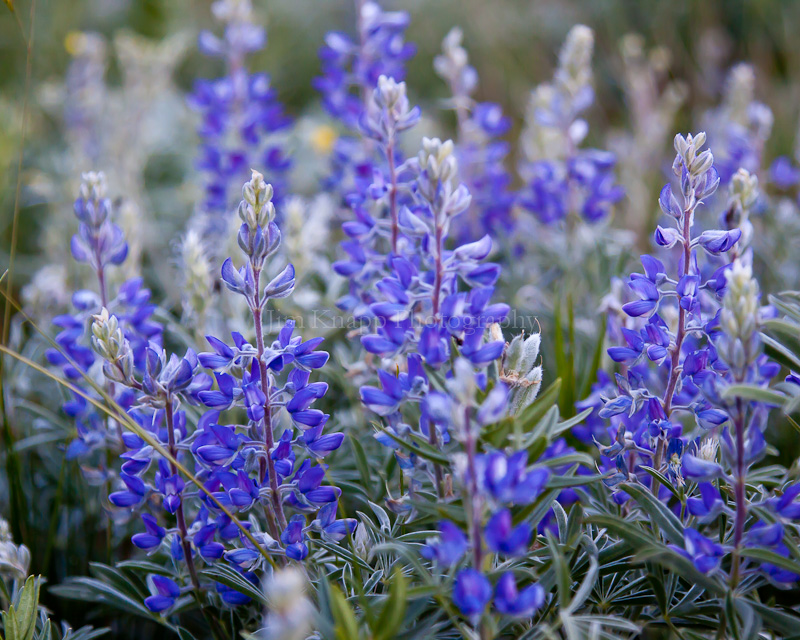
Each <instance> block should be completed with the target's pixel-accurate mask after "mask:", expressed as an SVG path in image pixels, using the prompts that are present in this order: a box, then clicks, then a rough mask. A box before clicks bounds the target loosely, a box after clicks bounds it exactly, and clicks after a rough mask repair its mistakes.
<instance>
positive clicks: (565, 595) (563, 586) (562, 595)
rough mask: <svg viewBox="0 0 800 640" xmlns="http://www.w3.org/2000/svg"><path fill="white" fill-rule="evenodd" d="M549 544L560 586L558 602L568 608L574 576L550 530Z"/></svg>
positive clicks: (548, 533) (548, 535) (556, 578)
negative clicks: (572, 576) (571, 574)
mask: <svg viewBox="0 0 800 640" xmlns="http://www.w3.org/2000/svg"><path fill="white" fill-rule="evenodd" d="M547 546H548V547H549V549H550V559H551V561H552V563H553V574H554V575H555V580H556V587H557V588H558V603H559V605H560V606H561V607H562V608H566V607H567V606H568V605H569V599H570V598H569V596H570V593H571V590H570V585H571V584H572V578H571V577H570V575H569V566H568V565H567V559H566V558H565V557H564V554H563V553H561V547H560V546H559V544H558V541H557V540H556V539H555V536H553V534H552V532H551V531H550V530H548V531H547Z"/></svg>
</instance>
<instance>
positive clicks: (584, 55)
mask: <svg viewBox="0 0 800 640" xmlns="http://www.w3.org/2000/svg"><path fill="white" fill-rule="evenodd" d="M593 47H594V34H593V33H592V31H591V29H589V28H588V27H585V26H583V25H577V26H575V27H573V28H572V29H571V30H570V32H569V34H567V38H566V41H565V42H564V46H563V48H562V50H561V55H560V58H559V68H558V70H557V71H556V73H555V76H554V79H553V82H552V83H548V84H546V85H542V86H540V87H537V88H536V89H535V90H534V91H533V92H532V94H531V100H530V106H529V109H528V115H527V118H526V128H525V131H524V132H523V135H522V146H523V151H524V152H525V160H524V161H523V162H522V163H521V166H520V174H521V175H522V177H523V179H524V180H525V187H524V188H523V190H522V192H521V193H520V196H519V202H520V204H521V205H522V206H523V207H524V208H525V209H527V210H528V211H530V212H531V213H532V214H533V215H534V216H536V218H537V219H538V220H539V221H540V222H541V223H543V224H546V225H553V224H557V223H562V222H563V221H564V220H565V219H566V218H567V216H573V217H576V218H580V219H583V220H585V221H586V222H588V223H595V222H597V221H599V220H602V219H603V218H605V217H607V216H608V214H609V212H610V211H611V209H612V207H613V205H614V204H615V203H617V202H619V200H621V199H622V197H623V195H624V192H623V190H622V188H621V187H619V186H618V185H617V184H615V182H614V165H615V163H616V160H615V157H614V155H613V154H611V153H609V152H607V151H602V150H598V149H585V148H583V149H582V148H580V144H581V143H582V142H583V140H584V138H585V137H586V134H587V133H588V127H587V125H586V122H585V121H584V120H582V119H581V118H580V114H581V113H582V112H583V111H584V110H586V109H587V108H588V107H589V106H590V105H591V104H592V102H593V99H594V92H593V90H592V86H591V76H592V71H591V58H592V50H593Z"/></svg>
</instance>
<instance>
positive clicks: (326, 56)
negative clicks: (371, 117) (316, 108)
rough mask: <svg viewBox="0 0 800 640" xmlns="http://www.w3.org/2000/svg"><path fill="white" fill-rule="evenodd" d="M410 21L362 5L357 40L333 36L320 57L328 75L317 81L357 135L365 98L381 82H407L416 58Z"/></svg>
mask: <svg viewBox="0 0 800 640" xmlns="http://www.w3.org/2000/svg"><path fill="white" fill-rule="evenodd" d="M409 21H410V18H409V16H408V14H407V13H404V12H399V11H396V12H395V11H384V10H383V9H382V8H381V7H380V5H378V3H376V2H372V1H369V2H364V3H363V4H362V5H360V15H359V16H358V31H359V33H358V35H357V39H355V40H354V39H352V38H351V37H350V36H349V35H347V34H344V33H341V32H330V33H328V34H327V35H326V37H325V45H324V46H323V47H322V48H321V49H320V51H319V57H320V60H321V61H322V73H323V75H322V76H321V77H319V78H316V79H315V80H314V87H315V88H316V89H317V91H319V92H320V93H321V94H322V104H323V106H324V107H325V110H326V111H327V112H328V113H330V114H331V115H332V116H333V117H334V118H337V119H339V120H341V121H342V122H343V123H344V124H345V126H347V127H348V128H350V129H351V130H356V129H357V128H358V124H359V119H360V117H361V114H362V113H363V111H364V107H365V105H364V95H363V94H364V93H365V92H368V91H372V89H373V88H374V87H375V85H376V84H377V82H378V78H379V77H380V76H387V77H391V78H395V79H396V80H398V81H401V80H403V79H404V77H405V63H406V61H407V60H408V59H409V58H411V57H412V56H413V55H414V53H415V52H416V47H415V46H414V45H413V44H410V43H406V42H403V36H404V34H405V30H406V28H407V27H408V24H409Z"/></svg>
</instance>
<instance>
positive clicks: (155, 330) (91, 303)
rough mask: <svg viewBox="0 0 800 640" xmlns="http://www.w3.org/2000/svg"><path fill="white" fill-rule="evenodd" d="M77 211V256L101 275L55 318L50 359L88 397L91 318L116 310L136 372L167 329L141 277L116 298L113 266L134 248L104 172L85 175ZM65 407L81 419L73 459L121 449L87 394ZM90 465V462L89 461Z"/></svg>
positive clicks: (121, 396)
mask: <svg viewBox="0 0 800 640" xmlns="http://www.w3.org/2000/svg"><path fill="white" fill-rule="evenodd" d="M74 213H75V216H76V218H77V219H78V222H79V226H78V233H76V234H75V235H74V236H73V237H72V241H71V248H72V255H73V257H74V258H75V260H76V261H77V262H80V263H84V264H87V265H89V266H90V267H91V268H92V270H93V272H94V274H95V277H96V283H97V289H96V290H88V289H86V290H81V291H77V292H75V293H74V294H73V296H72V304H73V307H74V309H75V311H74V313H71V314H63V315H60V316H57V317H55V318H54V319H53V323H54V324H55V325H56V326H57V327H58V328H59V329H60V331H59V333H58V334H57V335H56V338H55V341H56V344H57V347H58V348H53V349H49V350H48V351H47V358H48V360H49V362H50V363H51V364H53V365H56V366H59V367H60V368H61V370H62V372H63V374H64V376H65V377H66V378H67V379H69V380H71V381H73V383H74V384H76V385H78V386H79V387H80V388H81V389H82V390H83V393H84V394H89V395H90V396H92V397H97V394H95V393H94V391H93V390H92V389H91V388H89V387H88V385H86V384H84V381H83V378H84V376H87V375H88V376H90V377H96V374H98V373H99V371H98V370H97V368H96V366H95V365H96V363H97V359H96V357H95V354H94V353H93V351H92V348H91V344H90V341H89V339H88V336H87V328H88V324H89V323H90V322H91V317H92V316H93V315H94V314H96V313H98V312H99V311H100V309H103V308H105V309H110V310H111V311H112V312H113V313H114V314H116V317H117V319H118V323H119V327H118V328H119V331H120V332H121V334H122V335H124V338H125V341H126V342H127V343H128V344H129V345H130V357H129V358H127V359H126V361H125V366H126V367H127V369H128V371H129V372H130V373H132V372H133V370H134V369H137V370H142V369H143V368H144V366H145V348H146V346H147V345H148V343H151V342H152V343H153V344H159V343H160V340H161V331H162V328H161V325H159V324H158V323H156V322H154V321H153V319H152V315H153V312H154V311H155V308H156V307H155V305H154V304H153V303H152V301H151V299H150V298H151V296H150V291H149V290H148V289H146V288H144V287H143V286H142V279H141V278H134V279H131V280H128V281H126V282H124V283H123V284H121V285H120V286H119V287H118V288H117V290H116V294H115V295H112V294H111V287H110V285H109V282H108V280H109V268H111V267H116V266H118V265H120V264H121V263H122V262H123V261H124V260H125V258H126V256H127V253H128V245H127V243H126V242H125V238H124V235H123V232H122V229H120V228H119V227H118V226H117V225H116V224H115V223H114V221H113V214H114V207H113V205H112V203H111V200H110V199H109V198H108V196H107V186H106V180H105V176H104V175H103V173H93V172H90V173H85V174H84V175H83V181H82V183H81V187H80V195H79V196H78V198H77V200H75V205H74ZM107 391H108V392H109V393H110V394H111V395H112V396H114V398H115V400H116V401H117V402H118V403H119V404H120V405H121V406H122V407H124V408H126V409H127V408H129V407H130V406H131V405H132V401H133V399H132V397H131V396H130V394H129V393H127V391H126V390H125V389H124V388H115V387H114V386H113V385H112V386H110V387H109V388H108V389H107ZM71 395H72V397H71V399H70V400H69V401H68V402H66V403H65V404H64V405H63V407H62V408H63V410H64V412H65V413H66V414H67V415H68V416H70V417H71V418H73V419H74V420H75V425H76V428H77V437H76V438H75V439H74V440H73V441H72V442H71V443H70V445H69V447H68V448H67V457H68V458H75V457H83V458H86V457H87V456H88V455H89V454H90V453H91V452H93V451H97V450H103V449H110V450H113V449H115V448H116V447H118V446H119V433H118V428H117V427H116V426H115V423H114V421H113V420H107V419H106V418H105V417H104V416H102V415H101V414H100V413H98V411H97V410H96V409H95V408H94V407H93V406H92V405H91V404H90V403H89V402H88V401H87V400H86V399H85V398H84V397H83V396H82V395H78V394H75V393H73V394H71ZM86 462H89V460H88V459H86ZM92 462H93V463H94V464H97V465H99V467H100V468H101V469H105V471H104V473H103V475H104V476H105V473H107V471H108V469H107V468H106V463H107V460H106V459H105V458H104V457H102V456H100V457H98V458H97V459H96V460H93V461H92Z"/></svg>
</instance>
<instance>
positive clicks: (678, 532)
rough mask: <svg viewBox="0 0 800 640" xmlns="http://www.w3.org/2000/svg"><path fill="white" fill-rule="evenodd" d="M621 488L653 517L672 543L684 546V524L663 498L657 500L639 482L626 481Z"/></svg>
mask: <svg viewBox="0 0 800 640" xmlns="http://www.w3.org/2000/svg"><path fill="white" fill-rule="evenodd" d="M621 488H622V489H623V490H624V491H625V492H626V493H628V494H629V495H630V496H631V497H632V498H633V499H634V500H635V501H636V504H637V505H638V506H639V507H640V508H641V509H642V511H644V512H645V513H646V514H647V515H649V516H650V517H651V518H652V519H653V522H654V523H655V524H657V525H658V526H659V528H660V529H661V530H662V531H663V532H664V535H666V537H667V539H668V540H669V541H670V542H671V543H672V544H676V545H678V546H680V547H683V525H682V524H681V521H680V520H678V518H677V516H676V515H675V514H674V513H672V511H670V509H669V508H668V507H667V506H666V505H665V504H664V503H663V502H661V500H656V498H655V497H654V496H653V494H652V493H650V491H649V490H648V489H647V488H645V487H644V486H642V485H640V484H638V483H633V482H625V483H623V484H622V485H621Z"/></svg>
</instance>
